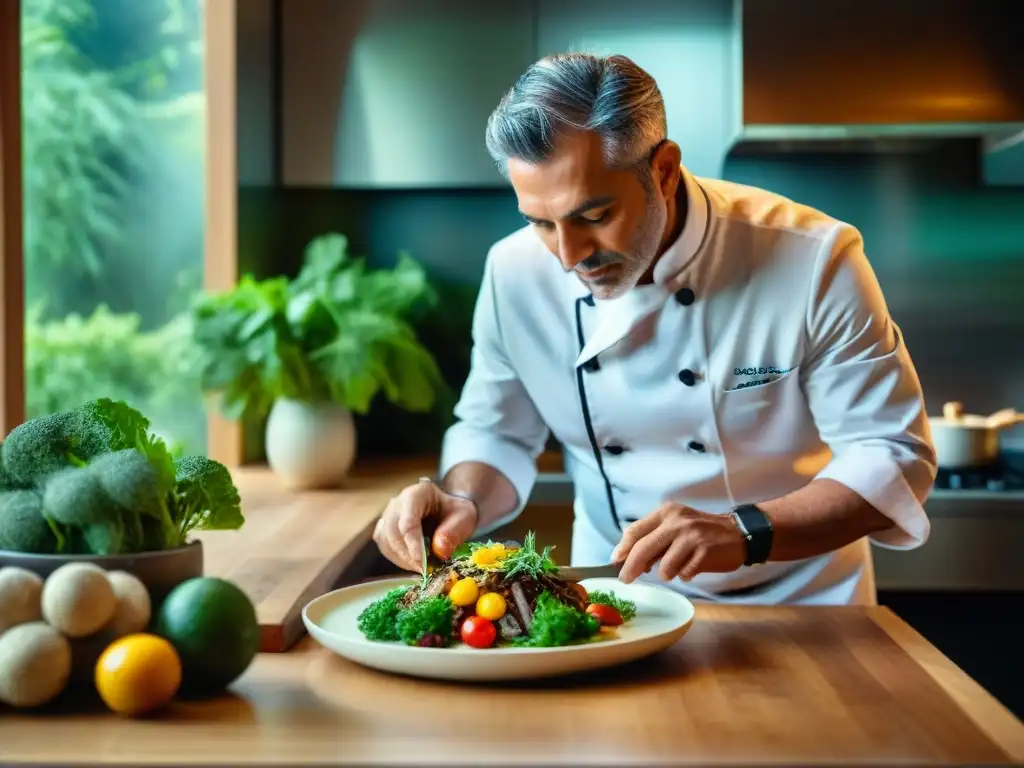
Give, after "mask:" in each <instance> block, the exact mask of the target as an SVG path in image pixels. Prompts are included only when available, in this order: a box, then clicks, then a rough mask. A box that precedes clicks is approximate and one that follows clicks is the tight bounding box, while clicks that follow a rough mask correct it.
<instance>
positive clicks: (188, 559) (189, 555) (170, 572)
mask: <svg viewBox="0 0 1024 768" xmlns="http://www.w3.org/2000/svg"><path fill="white" fill-rule="evenodd" d="M68 563H94V564H95V565H98V566H99V567H100V568H103V569H104V570H107V571H127V572H128V573H130V574H132V575H133V576H135V577H136V578H137V579H138V580H139V581H141V582H142V583H143V584H145V585H146V589H147V590H149V597H150V600H151V601H152V603H153V605H154V607H155V606H157V605H159V604H160V603H161V602H163V599H164V598H165V597H166V596H167V595H168V594H169V593H170V592H171V590H173V589H174V588H175V587H176V586H178V585H179V584H181V583H182V582H183V581H187V580H188V579H191V578H194V577H196V576H202V575H203V543H202V542H201V541H193V542H190V543H189V544H186V545H185V546H183V547H178V548H177V549H168V550H162V551H159V552H136V553H133V554H129V555H35V554H30V553H26V552H10V551H7V550H0V568H2V567H3V566H5V565H17V566H19V567H21V568H25V569H27V570H29V571H33V572H34V573H37V574H39V575H40V576H41V577H42V578H44V579H45V578H46V577H47V576H49V575H50V574H51V573H53V572H54V571H55V570H57V569H58V568H60V567H61V566H62V565H67V564H68Z"/></svg>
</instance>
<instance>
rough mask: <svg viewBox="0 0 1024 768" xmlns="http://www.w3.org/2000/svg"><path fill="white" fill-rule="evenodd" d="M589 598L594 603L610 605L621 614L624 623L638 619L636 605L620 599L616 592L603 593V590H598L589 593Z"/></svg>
mask: <svg viewBox="0 0 1024 768" xmlns="http://www.w3.org/2000/svg"><path fill="white" fill-rule="evenodd" d="M587 598H588V599H589V600H590V602H592V603H598V604H600V605H610V606H611V607H612V608H614V609H615V610H616V611H618V612H619V616H621V617H622V620H623V621H624V622H625V621H631V620H633V619H634V618H636V603H634V602H631V601H629V600H625V599H623V598H621V597H618V596H616V594H615V593H614V592H602V591H601V590H596V591H594V592H588V593H587Z"/></svg>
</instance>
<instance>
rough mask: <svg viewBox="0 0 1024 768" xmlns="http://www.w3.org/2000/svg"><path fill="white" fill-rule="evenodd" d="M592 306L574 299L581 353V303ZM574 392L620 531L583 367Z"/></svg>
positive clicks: (583, 298)
mask: <svg viewBox="0 0 1024 768" xmlns="http://www.w3.org/2000/svg"><path fill="white" fill-rule="evenodd" d="M584 301H586V302H587V304H589V305H590V306H593V302H594V299H593V297H592V296H581V297H580V298H578V299H576V337H577V339H579V343H580V351H581V352H582V351H583V347H584V346H585V345H586V339H585V338H584V336H583V319H582V317H581V315H580V308H581V306H582V304H583V302H584ZM576 391H577V392H579V395H580V410H581V411H582V412H583V425H584V426H585V427H586V428H587V437H588V438H590V447H591V449H593V451H594V458H595V459H597V469H598V471H600V473H601V479H602V480H604V490H605V493H606V494H607V495H608V509H609V511H610V512H611V515H612V522H613V523H615V527H616V528H617V529H618V530H620V531H621V530H622V524H621V523H620V522H619V516H618V514H616V512H615V497H614V495H613V494H612V484H611V482H610V481H609V480H608V475H606V474H605V471H604V460H603V459H602V458H601V447H600V446H599V445H598V444H597V437H596V436H595V435H594V424H593V422H591V420H590V406H589V405H588V404H587V391H586V389H585V388H584V387H583V365H582V364H581V365H577V366H576Z"/></svg>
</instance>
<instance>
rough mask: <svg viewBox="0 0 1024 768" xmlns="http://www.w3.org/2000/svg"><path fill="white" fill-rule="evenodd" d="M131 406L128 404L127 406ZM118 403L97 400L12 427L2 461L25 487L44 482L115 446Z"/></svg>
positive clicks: (1, 449)
mask: <svg viewBox="0 0 1024 768" xmlns="http://www.w3.org/2000/svg"><path fill="white" fill-rule="evenodd" d="M124 407H125V408H128V406H124ZM116 408H117V404H116V403H114V402H113V401H110V400H94V401H91V402H89V403H86V404H85V405H83V406H82V407H80V408H75V409H73V410H69V411H61V412H60V413H54V414H50V415H49V416H40V417H38V418H35V419H29V420H28V421H26V422H24V423H23V424H19V425H18V426H17V427H15V428H14V429H12V430H11V433H10V434H9V435H8V436H7V439H6V440H4V442H3V445H2V446H0V463H2V464H3V466H4V468H5V472H6V474H7V475H8V476H9V477H10V478H11V480H12V481H13V482H14V483H15V484H17V485H19V486H22V487H31V486H38V485H42V484H43V483H44V482H45V481H46V478H47V477H49V476H50V475H51V474H53V473H54V472H57V471H59V470H61V469H65V468H67V467H74V466H81V465H83V464H85V463H87V462H88V461H89V459H91V458H93V457H94V456H98V455H100V454H102V453H106V452H108V451H110V450H113V449H114V448H115V447H121V446H115V445H114V442H115V439H114V438H115V435H114V433H113V432H112V430H111V428H110V427H109V426H108V421H110V416H109V415H107V411H108V410H109V411H111V412H114V410H115V409H116Z"/></svg>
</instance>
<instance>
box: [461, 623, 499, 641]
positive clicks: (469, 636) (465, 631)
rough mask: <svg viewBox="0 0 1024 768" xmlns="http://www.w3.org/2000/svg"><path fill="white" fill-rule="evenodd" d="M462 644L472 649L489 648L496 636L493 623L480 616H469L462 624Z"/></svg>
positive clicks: (496, 632)
mask: <svg viewBox="0 0 1024 768" xmlns="http://www.w3.org/2000/svg"><path fill="white" fill-rule="evenodd" d="M460 634H461V635H462V642H464V643H465V644H466V645H471V646H473V647H474V648H490V647H491V646H492V645H494V640H495V638H497V636H498V630H497V629H495V628H494V622H492V621H488V620H487V619H484V618H482V617H480V616H470V617H469V618H468V619H466V620H465V621H464V622H462V630H461V631H460Z"/></svg>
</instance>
